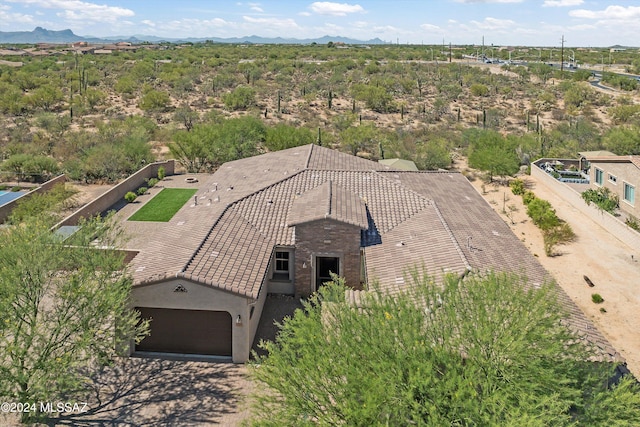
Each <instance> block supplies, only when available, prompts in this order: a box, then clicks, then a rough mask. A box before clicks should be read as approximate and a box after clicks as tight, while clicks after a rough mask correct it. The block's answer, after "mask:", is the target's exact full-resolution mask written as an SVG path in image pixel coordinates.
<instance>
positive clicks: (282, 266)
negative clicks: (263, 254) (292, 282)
mask: <svg viewBox="0 0 640 427" xmlns="http://www.w3.org/2000/svg"><path fill="white" fill-rule="evenodd" d="M290 255H291V254H290V253H289V252H288V251H276V254H275V264H274V268H273V278H274V279H275V280H289V257H290Z"/></svg>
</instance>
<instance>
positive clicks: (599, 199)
mask: <svg viewBox="0 0 640 427" xmlns="http://www.w3.org/2000/svg"><path fill="white" fill-rule="evenodd" d="M582 198H583V199H584V201H585V202H587V205H590V204H591V203H593V204H594V205H596V206H597V207H598V208H599V209H602V210H604V211H607V212H609V213H610V214H613V213H614V212H615V210H616V209H617V208H618V202H619V200H618V196H617V195H616V194H613V193H612V192H611V190H609V189H608V188H606V187H600V188H598V189H593V188H590V189H588V190H586V191H583V192H582Z"/></svg>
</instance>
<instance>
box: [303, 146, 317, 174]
mask: <svg viewBox="0 0 640 427" xmlns="http://www.w3.org/2000/svg"><path fill="white" fill-rule="evenodd" d="M309 145H310V147H309V154H308V155H307V161H306V162H305V164H304V168H305V169H309V163H311V156H312V155H313V146H314V145H315V144H309Z"/></svg>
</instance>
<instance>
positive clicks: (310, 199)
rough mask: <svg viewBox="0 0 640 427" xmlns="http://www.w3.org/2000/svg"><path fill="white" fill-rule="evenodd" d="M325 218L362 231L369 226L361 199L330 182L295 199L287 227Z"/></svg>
mask: <svg viewBox="0 0 640 427" xmlns="http://www.w3.org/2000/svg"><path fill="white" fill-rule="evenodd" d="M325 218H330V219H334V220H336V221H340V222H345V223H347V224H351V225H357V226H358V227H360V228H361V229H363V230H366V229H367V228H368V226H369V222H368V219H367V207H366V205H365V204H364V202H363V201H362V199H361V198H360V197H358V196H357V195H355V194H354V193H352V192H351V191H349V190H346V189H344V188H342V187H340V186H337V185H335V184H334V183H333V182H332V181H331V180H329V181H326V182H324V183H323V184H321V185H319V186H318V187H316V188H314V189H311V190H309V191H307V192H305V193H303V194H301V195H300V196H298V197H296V198H295V200H294V201H293V204H292V205H291V209H290V210H289V215H288V217H287V225H288V226H289V227H291V226H294V225H298V224H302V223H305V222H311V221H317V220H319V219H325Z"/></svg>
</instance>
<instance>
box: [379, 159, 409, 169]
mask: <svg viewBox="0 0 640 427" xmlns="http://www.w3.org/2000/svg"><path fill="white" fill-rule="evenodd" d="M378 163H381V164H383V165H386V166H390V167H391V168H393V169H398V170H403V171H413V172H417V171H418V167H417V166H416V164H415V163H414V162H413V161H411V160H405V159H380V160H378Z"/></svg>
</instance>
